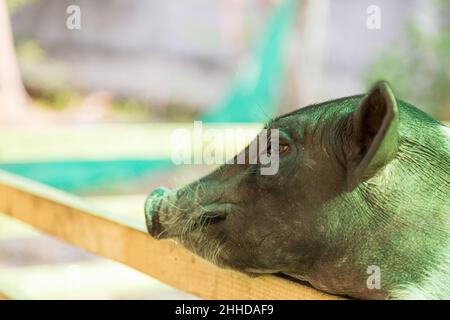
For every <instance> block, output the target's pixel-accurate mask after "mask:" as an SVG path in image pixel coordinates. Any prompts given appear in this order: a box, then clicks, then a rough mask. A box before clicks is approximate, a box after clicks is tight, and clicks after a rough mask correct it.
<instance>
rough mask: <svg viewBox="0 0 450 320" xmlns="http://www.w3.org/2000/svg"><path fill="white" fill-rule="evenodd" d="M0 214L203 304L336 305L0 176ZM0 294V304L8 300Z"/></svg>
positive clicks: (298, 287) (311, 291)
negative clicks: (222, 301)
mask: <svg viewBox="0 0 450 320" xmlns="http://www.w3.org/2000/svg"><path fill="white" fill-rule="evenodd" d="M0 212H1V213H4V214H6V215H8V216H11V217H13V218H15V219H18V220H21V221H23V222H25V223H27V224H29V225H31V226H33V227H35V228H36V229H38V230H40V231H43V232H45V233H47V234H49V235H52V236H54V237H56V238H59V239H61V240H63V241H66V242H68V243H70V244H72V245H74V246H77V247H80V248H84V249H86V250H88V251H90V252H92V253H94V254H96V255H99V256H102V257H105V258H109V259H113V260H115V261H118V262H120V263H123V264H125V265H128V266H130V267H132V268H134V269H136V270H139V271H141V272H143V273H145V274H147V275H149V276H151V277H153V278H156V279H158V280H160V281H162V282H164V283H166V284H169V285H171V286H173V287H175V288H178V289H180V290H183V291H185V292H188V293H191V294H194V295H196V296H198V297H200V298H205V299H336V297H334V296H331V295H327V294H325V293H322V292H319V291H316V290H314V289H312V288H310V287H307V286H303V285H301V284H298V283H296V282H294V281H290V280H287V279H284V278H280V277H276V276H268V275H267V276H266V275H264V276H259V277H256V278H250V277H248V276H246V275H244V274H241V273H239V272H235V271H230V270H224V269H220V268H217V267H215V266H213V265H211V264H210V263H208V262H206V261H205V260H203V259H201V258H198V257H196V256H194V255H192V254H191V253H190V252H188V251H187V250H185V249H184V248H182V247H181V246H179V245H177V244H175V243H174V242H172V241H169V240H162V241H156V240H154V239H152V238H151V237H150V236H148V235H147V233H146V230H145V226H143V225H140V224H138V223H136V222H135V221H132V220H129V219H127V218H126V217H123V216H120V215H115V214H111V213H107V212H103V211H102V210H97V209H95V208H93V207H92V206H91V205H90V204H88V203H87V202H86V201H83V200H82V199H79V198H77V197H74V196H72V195H69V194H66V193H63V192H60V191H58V190H55V189H52V188H50V187H47V186H44V185H41V184H39V183H36V182H33V181H30V180H27V179H24V178H20V177H18V176H15V175H12V174H9V173H6V172H1V171H0ZM1 292H2V288H0V298H7V297H8V294H7V293H5V292H3V295H2V294H1Z"/></svg>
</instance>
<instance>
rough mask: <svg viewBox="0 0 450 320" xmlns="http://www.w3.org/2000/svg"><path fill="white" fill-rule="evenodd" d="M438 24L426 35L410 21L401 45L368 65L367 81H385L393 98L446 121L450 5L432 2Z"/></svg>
mask: <svg viewBox="0 0 450 320" xmlns="http://www.w3.org/2000/svg"><path fill="white" fill-rule="evenodd" d="M433 4H434V5H435V6H436V9H437V10H438V11H439V13H440V16H441V18H442V22H441V23H439V22H436V30H434V32H426V31H425V30H423V28H421V26H420V25H419V24H418V23H417V21H410V22H409V23H408V25H407V27H406V30H405V37H404V40H405V41H404V42H403V43H400V44H398V45H394V46H392V47H391V48H389V51H387V52H384V53H382V54H381V56H380V57H379V58H378V59H377V60H376V61H375V62H374V63H373V64H372V65H371V66H370V68H369V72H368V76H367V79H366V80H367V82H368V83H373V82H375V81H377V80H379V79H385V80H387V81H389V82H390V83H391V84H392V85H393V87H394V90H395V92H396V95H397V96H398V97H400V98H402V99H404V100H406V101H410V102H412V103H413V104H415V105H418V106H420V107H421V108H423V109H425V110H426V111H427V112H429V113H430V114H432V115H433V116H435V117H438V118H441V119H450V33H449V27H450V26H449V25H448V21H450V5H449V3H448V2H444V1H436V2H433Z"/></svg>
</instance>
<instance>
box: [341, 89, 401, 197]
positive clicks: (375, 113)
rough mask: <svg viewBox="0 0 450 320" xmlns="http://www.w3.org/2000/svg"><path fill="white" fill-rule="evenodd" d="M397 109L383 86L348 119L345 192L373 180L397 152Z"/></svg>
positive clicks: (393, 100)
mask: <svg viewBox="0 0 450 320" xmlns="http://www.w3.org/2000/svg"><path fill="white" fill-rule="evenodd" d="M398 117H399V116H398V108H397V102H396V100H395V97H394V94H393V92H392V90H391V88H390V87H389V85H388V83H387V82H384V81H381V82H378V83H377V84H375V86H373V88H372V89H371V90H370V92H369V93H368V94H367V96H365V97H364V99H363V100H362V102H361V104H360V105H359V107H358V108H357V109H356V110H355V112H353V114H352V115H351V118H350V122H351V126H350V128H351V129H350V130H351V143H350V150H349V154H350V157H349V158H348V160H349V161H348V168H347V184H348V189H349V191H351V190H353V189H354V188H356V186H357V185H358V184H359V183H360V182H362V181H364V180H366V179H367V178H369V177H371V176H373V175H374V174H375V173H376V172H377V171H378V170H379V169H380V168H382V167H383V166H384V165H385V164H386V163H388V162H389V161H390V160H392V158H393V157H394V156H395V153H396V152H397V149H398V140H399V137H398Z"/></svg>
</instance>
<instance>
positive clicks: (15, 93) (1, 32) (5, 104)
mask: <svg viewBox="0 0 450 320" xmlns="http://www.w3.org/2000/svg"><path fill="white" fill-rule="evenodd" d="M27 105H28V96H27V93H26V91H25V88H24V85H23V82H22V77H21V74H20V69H19V63H18V61H17V55H16V50H15V47H14V38H13V33H12V29H11V21H10V19H9V13H8V7H7V4H6V0H0V121H5V120H6V121H15V120H19V119H20V118H21V117H22V116H23V114H24V112H25V111H26V109H27Z"/></svg>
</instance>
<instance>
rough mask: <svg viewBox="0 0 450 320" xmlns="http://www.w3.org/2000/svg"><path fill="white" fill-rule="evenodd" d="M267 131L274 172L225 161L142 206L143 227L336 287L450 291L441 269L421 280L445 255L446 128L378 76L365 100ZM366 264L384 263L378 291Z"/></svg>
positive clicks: (203, 252)
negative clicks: (275, 153) (275, 141)
mask: <svg viewBox="0 0 450 320" xmlns="http://www.w3.org/2000/svg"><path fill="white" fill-rule="evenodd" d="M266 128H276V129H279V130H280V146H282V147H283V148H281V147H280V163H279V171H278V173H277V174H275V175H272V176H270V175H269V176H265V175H261V174H260V165H259V164H255V165H242V164H226V165H223V166H221V167H220V168H218V169H217V170H216V171H214V172H212V173H211V174H209V175H207V176H205V177H203V178H201V179H200V180H198V181H195V182H193V183H191V184H189V185H187V186H184V187H182V188H180V189H177V190H174V191H163V190H157V191H155V192H154V193H153V194H152V195H151V196H150V197H149V199H148V200H147V203H146V218H147V227H148V229H149V232H150V233H151V234H152V235H153V236H154V237H155V238H173V239H176V240H178V241H179V242H181V243H182V244H183V245H184V246H186V247H187V248H188V249H189V250H191V251H193V252H194V253H196V254H198V255H200V256H201V257H203V258H205V259H207V260H210V261H212V262H213V263H216V264H218V265H219V266H222V267H226V268H232V269H236V270H239V271H243V272H247V273H277V272H282V273H286V274H290V275H293V276H295V277H297V278H299V279H302V280H305V281H308V282H309V283H311V284H312V285H313V286H314V287H316V288H318V289H321V290H324V291H327V292H331V293H335V294H342V295H348V296H352V297H357V298H374V299H384V298H391V297H393V298H408V297H412V293H411V292H412V291H413V290H415V288H416V287H419V286H425V285H426V282H427V281H439V282H440V283H443V284H441V286H443V287H447V288H450V275H449V272H448V271H443V272H442V274H438V276H437V277H439V279H434V280H429V279H428V278H427V276H429V275H430V273H432V271H433V268H438V267H442V266H440V265H439V263H447V262H450V259H448V260H445V259H447V258H446V257H449V256H450V251H449V248H450V246H448V243H449V242H450V234H449V231H450V210H449V199H450V174H449V172H450V150H449V145H450V144H447V143H448V136H447V137H446V136H445V135H444V134H443V133H442V132H444V131H443V130H444V129H443V128H444V127H443V125H441V124H440V123H438V122H436V121H434V120H433V119H431V118H430V117H428V116H427V115H426V114H424V113H422V112H421V111H418V110H417V109H416V108H414V107H412V106H410V105H408V104H406V103H404V102H402V101H399V100H396V99H395V98H394V96H393V94H392V91H391V90H390V88H389V86H388V85H387V84H386V83H385V82H380V83H378V84H377V85H375V86H374V88H373V89H372V90H371V92H370V93H369V94H368V95H366V96H354V97H348V98H343V99H339V100H334V101H330V102H325V103H323V104H319V105H314V106H310V107H307V108H303V109H300V110H298V111H295V112H293V113H290V114H287V115H284V116H281V117H279V118H276V119H274V120H272V121H270V122H269V123H268V124H267V126H266ZM244 152H248V150H244ZM436 186H439V188H436ZM443 260H445V261H444V262H442V261H443ZM371 265H376V266H379V267H380V269H381V279H382V280H381V288H379V289H369V288H368V286H367V279H368V277H369V274H368V273H367V268H368V267H369V266H371ZM444 269H445V267H444ZM449 269H450V266H449V268H448V269H447V270H449ZM429 287H430V288H431V287H432V286H431V285H429ZM408 288H411V289H408ZM424 290H425V289H424ZM426 290H428V291H429V290H433V289H426ZM436 290H437V289H436ZM448 290H449V291H450V289H448ZM428 291H427V292H425V293H423V296H424V297H425V298H427V297H430V298H442V297H444V298H445V297H446V296H445V294H446V293H445V292H444V295H443V296H439V295H438V293H436V292H428ZM444 291H445V290H444ZM442 292H443V291H442V290H441V293H442ZM447 293H448V294H449V295H450V292H447ZM421 294H422V293H421ZM427 294H428V295H427ZM449 297H450V296H449ZM449 297H447V298H449Z"/></svg>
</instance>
